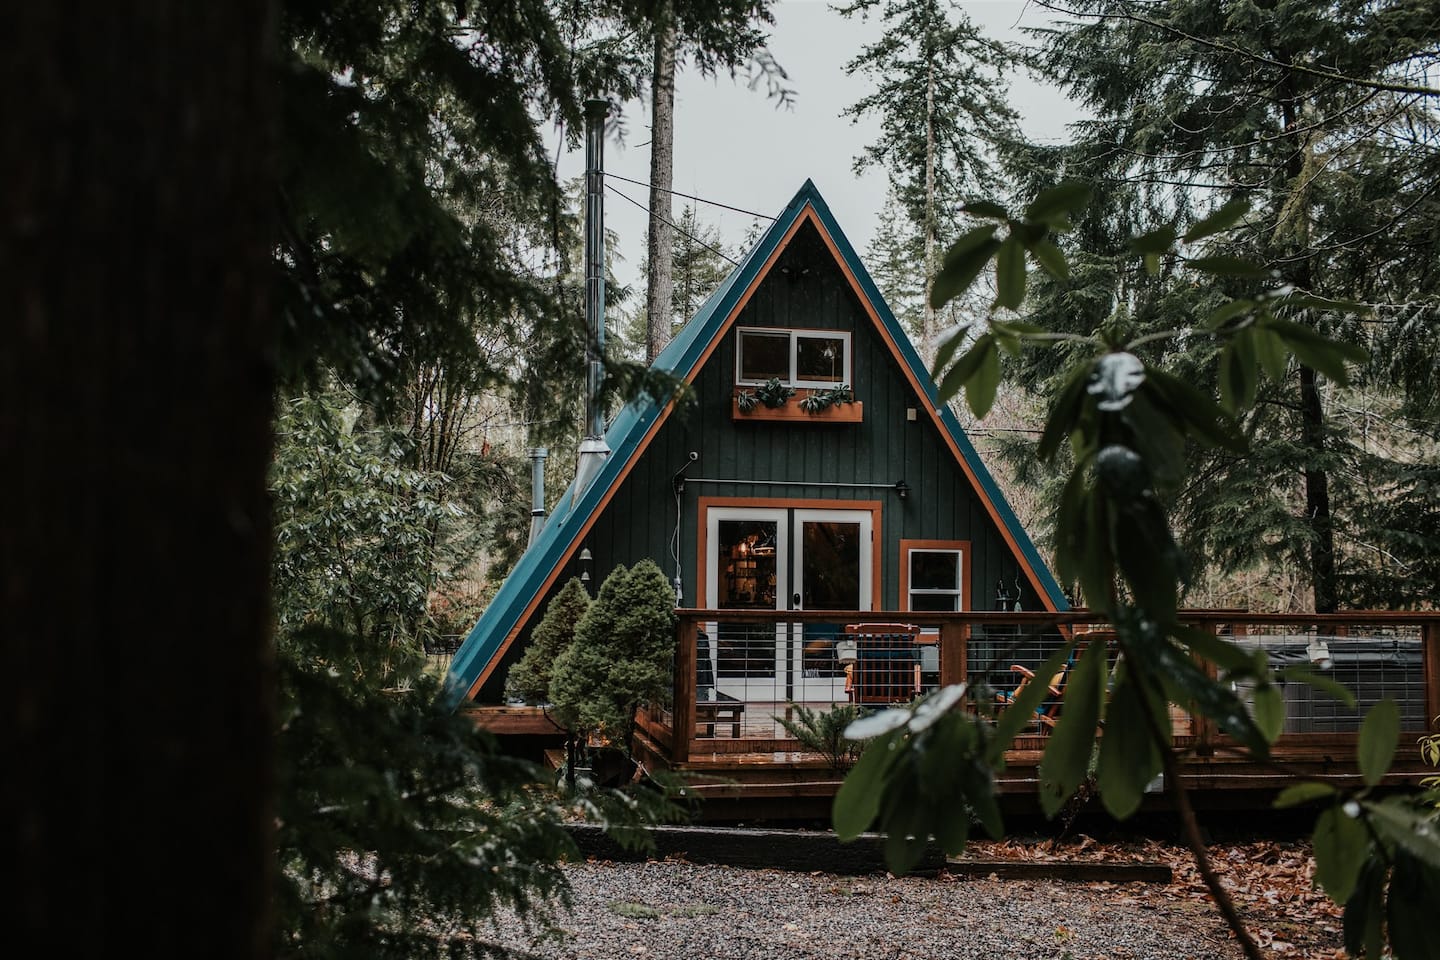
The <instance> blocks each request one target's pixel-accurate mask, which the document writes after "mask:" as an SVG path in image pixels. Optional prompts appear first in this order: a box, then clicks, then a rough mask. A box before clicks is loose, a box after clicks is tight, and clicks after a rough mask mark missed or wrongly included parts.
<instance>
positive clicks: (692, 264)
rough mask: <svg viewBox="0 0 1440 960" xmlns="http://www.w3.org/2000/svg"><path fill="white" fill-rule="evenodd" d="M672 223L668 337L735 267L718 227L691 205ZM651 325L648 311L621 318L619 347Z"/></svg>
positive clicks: (645, 269)
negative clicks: (673, 232)
mask: <svg viewBox="0 0 1440 960" xmlns="http://www.w3.org/2000/svg"><path fill="white" fill-rule="evenodd" d="M675 225H676V227H678V228H679V229H678V230H677V232H676V239H675V242H674V243H673V244H672V245H671V250H670V276H671V277H672V278H673V283H672V284H671V288H670V307H669V309H668V310H666V311H665V322H666V324H667V325H668V326H669V330H670V336H673V335H674V334H675V333H677V332H678V331H679V330H680V328H681V327H683V326H684V325H685V324H686V323H688V322H689V321H690V318H691V317H693V316H694V315H695V313H696V311H698V310H699V309H700V307H701V306H702V305H703V304H704V303H705V301H706V300H707V299H708V298H709V296H710V294H712V293H714V292H715V289H716V288H717V287H719V286H720V284H721V283H722V282H723V281H724V279H725V278H726V277H727V276H729V274H730V271H731V269H732V268H733V267H734V266H735V261H734V260H733V259H732V253H731V251H730V250H729V248H727V247H726V246H725V242H724V240H723V238H722V237H721V236H720V231H719V229H718V228H716V227H715V226H713V225H710V224H707V223H705V222H703V221H702V220H701V219H700V218H699V216H698V215H697V214H696V212H695V207H694V206H693V205H691V204H687V205H686V206H685V208H684V210H683V211H682V212H681V214H680V219H679V221H678V222H677V223H676V224H675ZM641 270H642V272H644V273H646V274H647V275H648V274H649V273H650V272H651V269H650V261H649V259H648V258H647V259H646V261H645V262H644V263H643V264H641ZM651 327H652V325H651V324H650V320H649V314H648V313H643V312H642V313H638V314H632V315H629V316H627V317H625V318H624V319H622V321H621V323H620V325H619V328H620V340H621V344H622V348H623V349H627V350H631V349H633V346H632V345H633V344H635V343H637V342H639V340H640V339H642V338H643V336H644V334H645V331H646V330H648V329H650V328H651ZM667 339H668V338H667Z"/></svg>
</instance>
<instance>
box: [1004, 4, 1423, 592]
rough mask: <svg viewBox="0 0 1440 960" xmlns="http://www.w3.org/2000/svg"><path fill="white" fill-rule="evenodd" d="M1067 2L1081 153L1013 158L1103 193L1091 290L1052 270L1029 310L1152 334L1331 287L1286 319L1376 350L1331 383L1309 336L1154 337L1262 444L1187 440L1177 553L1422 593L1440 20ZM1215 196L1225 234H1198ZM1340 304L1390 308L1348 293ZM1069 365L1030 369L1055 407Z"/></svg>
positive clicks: (1094, 210)
mask: <svg viewBox="0 0 1440 960" xmlns="http://www.w3.org/2000/svg"><path fill="white" fill-rule="evenodd" d="M1063 6H1064V7H1065V8H1066V9H1067V10H1070V11H1072V12H1074V13H1075V14H1076V16H1074V17H1073V18H1072V19H1070V20H1068V21H1066V22H1064V23H1063V24H1057V25H1056V26H1055V28H1053V29H1046V30H1043V31H1037V33H1036V39H1037V42H1038V47H1037V49H1035V50H1034V51H1033V65H1034V66H1035V67H1036V68H1038V69H1039V70H1040V71H1042V72H1043V73H1044V74H1045V75H1046V76H1048V77H1050V78H1051V79H1052V80H1054V81H1055V82H1057V83H1059V84H1060V85H1061V86H1062V87H1063V88H1064V89H1065V90H1066V92H1067V93H1069V94H1070V95H1071V97H1073V98H1074V99H1075V100H1076V101H1077V102H1078V103H1079V104H1080V105H1081V107H1082V109H1084V110H1085V111H1086V112H1087V113H1089V114H1090V118H1089V119H1087V120H1086V121H1084V122H1082V123H1079V124H1076V125H1073V126H1072V127H1070V130H1071V133H1072V137H1073V142H1072V143H1070V144H1068V145H1065V146H1060V147H1052V146H1045V147H1037V146H1026V147H1017V148H1015V149H1011V150H1008V151H1007V157H1006V159H1007V161H1008V169H1009V170H1010V171H1011V172H1012V173H1013V174H1015V176H1016V177H1017V179H1018V180H1019V181H1020V185H1021V188H1022V192H1024V193H1028V194H1033V193H1034V192H1037V191H1038V190H1040V189H1043V188H1044V187H1048V186H1050V185H1052V184H1053V183H1054V182H1055V178H1056V176H1057V175H1060V176H1066V177H1072V178H1078V179H1080V180H1083V181H1084V182H1086V183H1089V184H1091V185H1093V187H1094V200H1093V202H1092V203H1091V204H1090V205H1089V206H1088V207H1087V208H1086V210H1084V211H1083V212H1081V213H1079V214H1077V216H1076V218H1075V219H1074V230H1073V232H1068V233H1066V235H1065V236H1064V237H1062V238H1057V239H1056V241H1055V242H1056V243H1057V244H1058V245H1059V246H1061V247H1063V248H1064V252H1065V254H1066V259H1067V260H1068V261H1069V262H1070V266H1071V268H1072V270H1071V272H1070V277H1069V279H1068V280H1065V279H1063V278H1061V277H1058V276H1057V277H1052V276H1049V275H1046V274H1041V275H1039V276H1036V275H1034V274H1035V273H1038V272H1036V271H1032V276H1031V277H1030V280H1031V282H1030V285H1029V288H1028V292H1029V293H1031V294H1032V296H1031V297H1030V298H1029V299H1028V301H1027V308H1028V310H1027V314H1028V315H1027V320H1029V321H1030V322H1033V323H1036V324H1037V325H1039V326H1042V327H1044V328H1045V329H1046V330H1048V331H1051V332H1053V333H1055V334H1062V333H1063V334H1075V335H1080V336H1086V335H1088V334H1090V333H1091V332H1093V331H1094V330H1096V329H1098V328H1101V327H1103V326H1106V325H1113V326H1115V327H1117V328H1123V331H1124V333H1123V336H1124V337H1126V338H1131V339H1138V338H1141V337H1145V336H1149V335H1158V334H1161V333H1163V332H1164V331H1170V330H1176V329H1186V328H1194V327H1197V326H1203V325H1205V323H1206V322H1208V323H1210V324H1214V325H1223V324H1225V323H1227V322H1228V321H1229V317H1230V316H1232V314H1231V313H1230V311H1236V310H1238V311H1241V312H1243V311H1244V310H1246V309H1247V308H1248V306H1249V305H1250V304H1249V303H1248V301H1249V300H1250V299H1251V296H1252V294H1253V293H1254V292H1255V291H1256V290H1257V289H1263V288H1265V287H1267V286H1274V287H1275V288H1276V289H1281V290H1283V289H1286V288H1292V289H1293V292H1294V293H1297V294H1301V295H1303V296H1304V297H1305V298H1309V299H1308V300H1307V301H1305V302H1301V301H1292V302H1291V303H1290V304H1289V305H1288V306H1287V307H1285V308H1283V309H1280V310H1276V311H1275V316H1276V319H1277V320H1280V321H1283V322H1284V323H1290V324H1294V325H1296V326H1297V327H1299V328H1301V330H1302V331H1308V335H1309V336H1324V337H1328V338H1330V339H1332V340H1339V341H1343V342H1349V343H1352V344H1355V345H1357V346H1363V347H1365V348H1366V349H1367V350H1368V352H1369V360H1368V361H1367V362H1365V363H1364V364H1361V365H1356V366H1352V367H1350V368H1348V369H1346V370H1344V371H1343V374H1344V375H1343V376H1342V377H1341V378H1339V381H1337V382H1343V381H1345V380H1348V381H1349V385H1348V386H1345V387H1339V386H1337V385H1336V383H1326V382H1325V381H1326V380H1327V379H1329V378H1330V377H1329V375H1330V374H1331V373H1334V372H1335V370H1336V364H1337V363H1340V362H1343V360H1344V358H1343V357H1335V356H1329V357H1326V356H1321V357H1319V358H1317V357H1315V356H1313V355H1311V354H1310V353H1309V352H1308V347H1307V344H1306V343H1305V342H1304V339H1305V337H1306V335H1307V334H1306V333H1305V332H1301V331H1297V330H1295V329H1294V328H1291V332H1292V333H1294V334H1295V337H1294V338H1293V339H1292V342H1290V343H1289V344H1281V343H1280V342H1279V341H1277V340H1276V337H1275V336H1274V331H1270V332H1262V331H1259V330H1256V331H1254V332H1251V333H1246V332H1238V331H1237V332H1236V333H1235V334H1234V335H1233V336H1227V337H1224V338H1214V339H1212V338H1206V337H1191V338H1186V339H1156V340H1152V341H1149V342H1148V343H1147V344H1146V345H1145V350H1144V352H1143V353H1142V354H1141V355H1142V357H1143V358H1144V359H1145V360H1146V361H1147V362H1149V363H1154V364H1155V365H1163V366H1164V367H1165V368H1166V369H1168V370H1170V371H1171V372H1172V373H1175V374H1177V375H1179V376H1181V377H1183V378H1184V379H1186V380H1188V381H1189V382H1191V383H1193V384H1195V385H1196V386H1198V387H1200V388H1201V389H1202V390H1205V391H1206V392H1207V393H1213V394H1215V395H1218V396H1219V397H1220V399H1221V402H1222V404H1223V405H1224V406H1225V408H1226V410H1227V412H1229V413H1231V414H1238V412H1239V411H1240V410H1244V414H1243V416H1237V420H1238V421H1239V423H1240V426H1241V427H1242V428H1243V429H1244V430H1245V432H1246V434H1247V436H1248V437H1249V439H1250V443H1249V445H1248V449H1247V450H1246V452H1245V453H1244V454H1237V453H1236V452H1234V451H1230V450H1227V449H1225V448H1223V447H1208V448H1197V447H1194V446H1187V449H1186V450H1185V457H1186V461H1187V478H1188V479H1187V483H1186V484H1185V486H1184V487H1183V488H1182V489H1181V490H1180V491H1178V493H1177V503H1176V509H1175V512H1174V513H1173V518H1174V520H1175V521H1176V527H1177V531H1178V538H1179V542H1181V543H1182V545H1183V546H1184V547H1185V549H1186V552H1187V553H1188V554H1189V555H1190V556H1192V557H1194V558H1195V559H1196V561H1197V564H1198V565H1200V566H1204V567H1209V568H1210V569H1211V570H1213V571H1216V572H1217V574H1218V573H1219V572H1234V571H1240V570H1247V569H1253V568H1255V567H1257V566H1262V565H1264V566H1270V567H1272V568H1282V569H1288V570H1299V571H1304V575H1305V579H1306V581H1307V582H1308V584H1309V585H1310V586H1311V587H1312V589H1314V591H1315V597H1316V601H1315V602H1316V609H1319V610H1322V611H1324V610H1332V609H1335V608H1336V607H1337V606H1360V607H1364V606H1385V607H1395V606H1411V607H1414V606H1417V605H1423V604H1424V603H1425V602H1426V599H1427V598H1428V597H1431V596H1433V595H1434V593H1435V590H1434V589H1433V587H1434V584H1435V583H1436V579H1435V573H1436V571H1435V570H1434V568H1433V565H1432V564H1431V563H1430V561H1429V560H1427V557H1434V556H1435V554H1434V552H1433V550H1429V547H1428V546H1425V547H1422V546H1421V542H1422V541H1424V542H1426V543H1427V544H1428V543H1429V541H1430V540H1431V537H1430V536H1429V535H1428V531H1430V530H1434V529H1436V526H1435V523H1434V522H1433V512H1434V502H1433V499H1432V501H1431V506H1430V508H1429V511H1428V512H1429V515H1430V520H1431V522H1430V523H1429V524H1428V525H1427V524H1426V523H1425V522H1424V520H1425V519H1426V513H1427V511H1426V509H1425V508H1422V507H1420V502H1421V499H1423V496H1422V497H1417V496H1416V494H1417V493H1419V490H1420V489H1422V488H1423V487H1424V484H1425V481H1424V480H1423V479H1422V477H1423V476H1424V475H1425V474H1426V473H1429V472H1431V471H1432V470H1433V468H1434V466H1435V464H1436V459H1435V451H1436V450H1437V449H1440V446H1437V444H1436V432H1435V428H1436V425H1437V424H1440V420H1437V418H1436V417H1435V416H1434V406H1433V404H1434V398H1435V397H1436V396H1440V392H1437V391H1436V390H1435V381H1434V376H1435V371H1436V370H1440V363H1437V362H1436V358H1437V357H1440V341H1437V331H1440V324H1437V322H1436V311H1437V309H1440V288H1437V275H1436V273H1435V271H1434V269H1433V264H1434V263H1435V261H1436V255H1437V253H1440V238H1437V237H1436V236H1435V235H1434V232H1433V230H1431V229H1430V224H1431V223H1432V221H1433V207H1434V198H1433V196H1432V195H1431V193H1432V191H1431V186H1432V185H1433V183H1434V182H1435V180H1434V177H1435V171H1436V155H1435V152H1434V151H1433V150H1432V149H1430V148H1429V147H1428V146H1425V145H1422V143H1428V138H1429V137H1430V136H1431V135H1432V134H1433V131H1434V130H1435V129H1436V123H1437V113H1436V109H1435V106H1436V103H1437V100H1436V98H1435V95H1434V91H1435V85H1434V83H1433V79H1432V78H1433V75H1434V68H1435V64H1436V62H1437V58H1436V53H1435V50H1436V44H1435V41H1436V39H1437V31H1440V27H1437V23H1436V21H1435V19H1434V18H1433V17H1428V18H1427V17H1425V16H1423V15H1422V14H1420V13H1419V8H1418V7H1416V6H1415V5H1414V4H1409V3H1383V4H1373V5H1365V4H1349V3H1329V4H1319V5H1312V6H1309V7H1305V6H1303V5H1295V4H1275V5H1270V6H1265V7H1263V8H1262V7H1259V6H1255V5H1240V6H1234V7H1232V6H1231V5H1215V4H1210V5H1206V4H1200V3H1192V2H1187V0H1165V2H1160V3H1155V4H1151V5H1148V6H1147V8H1146V9H1145V10H1144V11H1139V10H1138V9H1137V8H1135V7H1134V6H1133V5H1130V6H1122V5H1115V4H1111V3H1108V2H1102V0H1067V2H1066V3H1065V4H1064V5H1063ZM1196 38H1203V40H1199V39H1196ZM1319 63H1324V64H1328V65H1329V67H1328V68H1327V69H1326V70H1321V71H1316V70H1312V69H1310V68H1308V67H1307V66H1305V65H1307V64H1319ZM1196 77H1201V78H1203V81H1202V82H1199V83H1196V82H1192V80H1193V78H1196ZM1407 87H1409V88H1410V89H1406V88H1407ZM1420 91H1428V94H1427V93H1421V92H1420ZM1413 130H1424V131H1426V133H1425V134H1424V135H1423V136H1422V138H1421V141H1416V140H1415V139H1414V137H1413V136H1412V133H1411V131H1413ZM1242 208H1243V209H1244V212H1243V213H1242V212H1241V210H1242ZM1208 209H1216V211H1217V213H1219V214H1220V215H1219V216H1218V217H1216V218H1215V219H1214V221H1213V222H1212V223H1211V224H1209V225H1207V226H1206V227H1205V228H1195V227H1192V228H1191V229H1189V230H1185V229H1184V227H1183V226H1182V224H1183V223H1184V222H1185V221H1186V220H1194V219H1196V218H1198V217H1201V216H1202V215H1203V214H1204V212H1205V211H1206V210H1208ZM1226 227H1233V228H1234V229H1229V230H1226V229H1225V228H1226ZM1177 238H1178V240H1179V244H1178V245H1177V244H1176V243H1175V241H1176V240H1177ZM1170 250H1176V251H1177V252H1179V253H1180V256H1172V255H1170V254H1168V253H1167V251H1170ZM1031 252H1032V254H1033V255H1034V256H1035V259H1036V260H1037V261H1041V262H1044V259H1043V255H1042V252H1041V250H1039V249H1036V250H1032V251H1031ZM1036 281H1039V282H1038V283H1037V282H1036ZM1344 302H1360V303H1365V304H1367V305H1369V307H1370V310H1369V311H1368V312H1367V313H1366V314H1363V315H1362V314H1356V313H1352V312H1347V311H1344V310H1334V309H1331V308H1329V307H1328V306H1326V304H1335V303H1344ZM1312 304H1313V305H1312ZM1200 318H1208V320H1207V321H1201V320H1200ZM1282 347H1284V348H1285V349H1282ZM1287 352H1288V353H1291V354H1293V359H1287V358H1286V357H1285V353H1287ZM1251 354H1253V355H1254V358H1258V360H1259V361H1260V362H1259V364H1258V366H1257V364H1255V363H1253V362H1250V361H1251V360H1252V359H1253V358H1252V357H1251V356H1250V355H1251ZM1217 355H1219V356H1218V357H1217ZM1062 359H1063V354H1060V353H1057V354H1055V355H1046V356H1038V355H1036V356H1030V357H1023V358H1015V359H1014V360H1013V361H1010V366H1011V369H1012V371H1013V372H1014V373H1015V375H1016V377H1017V379H1018V380H1019V381H1020V382H1021V383H1022V384H1024V385H1025V387H1026V388H1027V389H1028V390H1030V391H1032V392H1034V393H1035V394H1037V395H1038V396H1040V397H1043V398H1046V399H1053V398H1054V397H1055V396H1056V395H1057V391H1058V389H1059V387H1060V385H1061V383H1062V380H1061V378H1059V377H1058V376H1057V372H1058V368H1059V366H1060V365H1061V363H1062ZM1327 365H1328V368H1327ZM1026 452H1028V451H1022V452H1021V455H1024V453H1026ZM1301 501H1303V503H1304V506H1303V508H1302V507H1300V506H1299V502H1301ZM1417 508H1418V509H1417ZM1417 521H1420V522H1417ZM1427 551H1429V552H1427ZM1303 602H1304V601H1303V599H1302V600H1301V603H1303Z"/></svg>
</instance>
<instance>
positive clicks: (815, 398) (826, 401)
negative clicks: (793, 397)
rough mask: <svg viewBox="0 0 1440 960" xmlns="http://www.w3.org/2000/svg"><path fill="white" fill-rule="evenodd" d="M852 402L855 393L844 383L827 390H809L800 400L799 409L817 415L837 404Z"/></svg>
mask: <svg viewBox="0 0 1440 960" xmlns="http://www.w3.org/2000/svg"><path fill="white" fill-rule="evenodd" d="M854 402H855V391H853V390H851V389H850V385H849V384H848V383H846V384H842V385H840V386H838V387H831V388H830V389H828V390H811V391H810V392H809V393H807V394H806V395H805V396H803V397H801V398H800V409H801V410H804V411H805V412H806V413H819V412H820V411H822V410H825V409H828V408H830V407H833V406H836V405H838V404H842V403H854Z"/></svg>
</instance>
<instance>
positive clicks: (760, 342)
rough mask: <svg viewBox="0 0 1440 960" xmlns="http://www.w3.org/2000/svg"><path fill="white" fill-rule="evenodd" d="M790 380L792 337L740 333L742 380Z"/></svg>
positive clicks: (782, 334) (748, 332)
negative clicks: (774, 378) (775, 378)
mask: <svg viewBox="0 0 1440 960" xmlns="http://www.w3.org/2000/svg"><path fill="white" fill-rule="evenodd" d="M771 377H779V378H780V379H781V380H784V381H786V382H788V381H789V380H790V335H789V334H788V333H781V334H774V333H754V332H751V331H748V330H742V331H740V379H741V380H769V379H770V378H771Z"/></svg>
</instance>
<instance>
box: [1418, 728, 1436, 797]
mask: <svg viewBox="0 0 1440 960" xmlns="http://www.w3.org/2000/svg"><path fill="white" fill-rule="evenodd" d="M1432 723H1433V725H1436V726H1440V717H1436V718H1435V720H1434V721H1432ZM1419 744H1420V759H1421V760H1423V761H1424V762H1425V763H1428V764H1429V765H1430V766H1432V767H1440V733H1427V734H1426V735H1425V736H1423V737H1421V738H1420V740H1419ZM1420 786H1422V787H1425V788H1426V789H1427V790H1429V791H1430V793H1431V797H1432V798H1433V799H1434V801H1435V806H1436V808H1437V809H1440V776H1432V777H1425V778H1424V779H1422V780H1421V781H1420Z"/></svg>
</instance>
